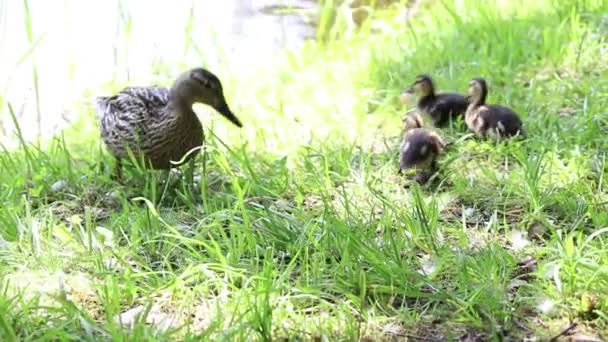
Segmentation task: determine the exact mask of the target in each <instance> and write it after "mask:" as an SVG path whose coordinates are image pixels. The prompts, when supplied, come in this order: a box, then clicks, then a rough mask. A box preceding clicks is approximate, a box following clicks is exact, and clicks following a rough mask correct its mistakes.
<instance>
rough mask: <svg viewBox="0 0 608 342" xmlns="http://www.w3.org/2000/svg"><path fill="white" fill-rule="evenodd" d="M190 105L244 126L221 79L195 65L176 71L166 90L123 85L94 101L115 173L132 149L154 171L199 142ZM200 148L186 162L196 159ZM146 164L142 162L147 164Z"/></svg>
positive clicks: (200, 136) (198, 127)
mask: <svg viewBox="0 0 608 342" xmlns="http://www.w3.org/2000/svg"><path fill="white" fill-rule="evenodd" d="M194 103H204V104H207V105H209V106H211V107H213V108H214V109H215V110H216V111H218V112H219V113H220V114H222V115H223V116H225V117H226V118H227V119H228V120H230V121H231V122H232V123H233V124H235V125H236V126H238V127H242V126H243V125H242V123H241V121H240V120H239V119H238V118H237V117H236V116H235V115H234V114H233V113H232V111H231V110H230V108H229V107H228V104H227V103H226V99H225V98H224V93H223V90H222V84H221V82H220V80H219V79H218V78H217V76H215V75H214V74H212V73H211V72H210V71H208V70H206V69H203V68H195V69H191V70H189V71H186V72H185V73H183V74H182V75H180V76H179V77H178V78H177V80H176V81H175V83H174V84H173V86H172V87H171V88H170V89H167V88H164V87H156V86H151V87H127V88H125V89H123V90H122V91H120V92H118V93H117V94H115V95H112V96H107V97H98V98H97V99H96V107H97V116H98V119H99V122H100V128H101V138H102V140H103V142H104V143H105V144H106V146H107V147H108V149H109V150H110V152H111V153H112V155H113V156H114V157H115V158H116V159H117V163H116V170H115V177H116V178H117V179H120V178H121V166H122V165H121V161H122V159H125V158H127V159H128V158H129V154H128V150H129V149H130V150H131V151H132V152H133V153H134V154H135V156H136V157H137V158H139V154H138V153H141V154H142V155H143V158H144V160H145V162H146V164H148V165H149V166H151V167H152V168H153V169H165V170H166V169H170V168H171V167H173V166H177V164H176V163H175V162H177V161H182V158H183V157H184V156H185V155H186V154H187V153H188V152H190V151H191V150H193V149H196V148H199V147H200V146H202V144H203V141H204V135H203V126H202V124H201V122H200V120H199V119H198V118H197V117H196V114H195V113H194V111H193V110H192V105H193V104H194ZM197 154H198V150H195V151H192V152H191V153H190V154H189V155H188V156H187V157H186V158H184V160H183V161H182V162H183V163H185V162H187V161H191V162H193V161H194V158H193V157H194V156H196V155H197ZM148 165H146V166H148Z"/></svg>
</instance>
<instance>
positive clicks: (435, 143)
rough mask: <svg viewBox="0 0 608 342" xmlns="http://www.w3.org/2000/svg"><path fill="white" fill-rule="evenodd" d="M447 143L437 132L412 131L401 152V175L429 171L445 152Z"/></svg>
mask: <svg viewBox="0 0 608 342" xmlns="http://www.w3.org/2000/svg"><path fill="white" fill-rule="evenodd" d="M445 146H446V142H445V141H444V140H443V139H442V138H441V137H440V136H439V135H438V134H437V133H435V132H428V131H426V130H412V131H410V132H409V133H408V134H407V135H406V136H405V138H404V140H403V142H402V144H401V147H400V151H399V173H407V172H410V171H421V170H427V169H429V168H431V167H432V165H433V161H434V160H435V158H436V157H437V156H438V155H439V154H440V153H441V152H442V151H443V149H444V147H445Z"/></svg>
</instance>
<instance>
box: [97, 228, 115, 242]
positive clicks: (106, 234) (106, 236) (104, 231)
mask: <svg viewBox="0 0 608 342" xmlns="http://www.w3.org/2000/svg"><path fill="white" fill-rule="evenodd" d="M96 230H97V233H99V235H101V236H102V241H103V244H104V245H105V246H107V247H112V245H113V244H114V232H113V231H111V230H109V229H108V228H105V227H97V228H96Z"/></svg>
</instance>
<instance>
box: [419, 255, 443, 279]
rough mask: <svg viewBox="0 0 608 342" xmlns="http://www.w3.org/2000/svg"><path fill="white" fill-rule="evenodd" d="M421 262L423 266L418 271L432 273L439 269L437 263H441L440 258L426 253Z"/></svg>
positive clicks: (426, 273)
mask: <svg viewBox="0 0 608 342" xmlns="http://www.w3.org/2000/svg"><path fill="white" fill-rule="evenodd" d="M421 264H422V268H421V269H420V270H418V273H420V274H425V275H430V274H433V273H435V271H437V265H438V264H439V258H437V257H431V256H428V255H425V256H423V257H422V260H421Z"/></svg>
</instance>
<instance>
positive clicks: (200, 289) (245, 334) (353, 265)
mask: <svg viewBox="0 0 608 342" xmlns="http://www.w3.org/2000/svg"><path fill="white" fill-rule="evenodd" d="M607 12H608V4H607V3H605V2H603V1H599V0H598V1H590V0H588V1H582V0H581V1H550V0H540V1H535V2H530V1H496V2H488V1H480V0H462V1H433V2H429V3H423V5H422V6H421V7H420V8H419V10H418V13H417V14H416V16H415V17H413V18H412V19H411V20H410V21H408V22H405V21H403V18H402V17H400V16H399V15H396V13H395V11H392V12H391V11H384V12H382V13H381V14H378V15H377V16H376V17H375V18H376V20H375V21H369V22H367V23H366V24H365V25H364V27H363V28H361V29H360V32H359V33H357V34H355V35H353V36H352V37H350V38H349V39H348V40H338V41H332V42H325V43H322V44H321V43H319V44H315V43H311V44H310V45H308V46H306V47H305V48H304V49H303V50H302V51H301V52H300V53H298V54H297V55H287V56H285V58H284V61H283V63H282V64H280V65H279V66H274V67H272V68H270V67H269V68H268V70H265V71H261V72H260V75H257V76H256V77H255V79H254V80H251V79H241V78H239V75H230V74H228V73H227V72H223V73H222V72H220V74H221V75H222V79H223V80H224V83H225V86H224V87H225V88H226V91H227V92H228V94H227V96H228V98H229V99H230V101H231V103H232V105H233V107H234V108H235V109H236V110H235V111H236V112H237V113H238V114H239V115H240V116H241V117H242V120H243V122H244V123H245V128H243V129H242V130H237V129H235V128H234V127H230V126H229V124H228V123H226V122H224V121H220V120H217V121H216V120H210V119H209V116H204V117H203V120H204V122H205V124H206V127H207V137H208V140H209V141H208V151H207V157H206V163H205V165H204V166H203V161H202V158H201V160H199V161H200V163H199V164H198V170H199V172H200V173H203V171H205V172H206V174H204V175H203V177H200V178H197V179H198V183H199V184H198V185H199V187H198V189H199V190H197V191H196V192H194V193H192V192H190V191H188V190H187V187H186V186H185V185H183V184H181V183H180V182H179V181H177V182H173V183H172V185H170V186H168V187H165V186H164V182H165V179H163V176H162V175H161V174H156V173H154V172H140V171H137V170H136V169H129V170H127V172H126V184H125V185H118V184H116V183H114V182H112V181H111V180H110V179H109V168H106V169H103V168H102V170H103V172H100V167H99V166H100V163H102V164H104V163H105V164H109V163H111V158H110V157H109V156H108V155H107V153H106V152H104V150H103V148H102V147H101V145H100V143H99V139H98V138H97V132H96V126H95V122H94V117H93V114H92V111H91V108H88V107H86V106H85V105H84V104H83V116H82V120H81V121H80V122H79V123H77V124H76V125H75V126H74V127H73V128H72V129H70V130H68V131H66V132H65V135H64V136H63V137H62V138H57V139H55V140H54V141H53V142H52V143H51V144H50V146H48V147H46V148H43V149H38V148H37V147H35V146H32V145H25V144H23V145H22V146H21V149H20V150H19V151H12V152H7V151H5V152H3V153H2V154H0V167H1V168H2V172H0V181H1V182H0V200H1V201H2V206H1V207H0V226H1V227H2V234H1V236H2V240H0V242H1V243H0V258H1V259H2V281H3V287H2V293H1V294H0V307H1V310H0V336H1V337H2V338H1V339H2V340H17V339H19V340H37V339H42V340H44V339H55V340H77V339H88V340H99V339H102V340H109V339H112V340H173V339H178V338H181V339H185V340H200V339H201V338H205V339H214V340H250V339H254V340H270V339H281V338H288V339H290V340H299V339H304V340H310V339H322V340H334V339H346V340H358V339H364V338H368V339H372V340H377V339H403V338H404V337H409V338H411V339H412V340H420V339H422V338H428V339H440V340H441V339H466V338H469V339H474V338H479V339H481V340H489V339H499V338H500V337H507V338H509V339H513V340H518V339H521V338H523V337H526V336H536V337H538V338H539V339H540V340H546V339H548V338H551V337H553V336H556V335H558V334H559V332H560V331H562V330H563V329H564V328H565V327H567V326H568V325H570V324H571V323H577V324H578V325H577V326H576V328H574V329H572V330H571V331H570V333H577V334H586V335H589V336H592V335H595V336H596V337H602V336H605V332H606V313H607V310H608V301H607V300H606V299H605V296H603V294H604V293H606V292H607V291H608V268H607V267H608V266H606V265H608V263H607V262H608V249H607V248H608V242H607V241H606V238H605V237H604V233H605V232H606V231H608V229H607V228H606V227H608V214H607V213H606V205H607V204H608V193H607V192H606V189H605V184H604V183H605V181H604V177H605V175H607V174H608V173H607V170H606V162H605V161H606V148H607V147H608V146H607V142H606V139H605V135H606V132H607V128H606V127H607V126H606V125H607V119H606V118H607V116H606V114H607V113H606V108H608V87H607V82H608V74H607V68H608V66H607V64H606V63H605V62H602V61H605V60H606V58H607V56H606V54H607V51H608V50H607V49H608V45H607V43H606V37H607V36H608V19H607V18H606V15H605V13H607ZM370 32H373V35H371V34H370ZM228 69H229V68H227V70H228ZM422 72H426V73H430V74H432V75H433V76H434V77H435V79H436V81H437V84H438V86H439V88H441V89H446V90H458V91H464V90H465V88H466V84H467V81H468V80H469V79H470V78H471V77H474V76H484V77H486V78H487V79H488V81H489V83H490V87H491V89H490V100H491V102H495V103H502V104H507V105H509V106H512V107H513V108H514V109H515V110H516V111H517V112H519V113H520V114H521V115H522V117H523V120H524V122H525V125H526V127H527V130H528V132H529V133H530V136H531V137H530V139H528V140H526V141H519V142H511V143H508V144H495V143H492V142H483V141H479V140H476V139H472V138H467V137H466V136H465V133H466V132H465V130H464V129H463V127H462V124H461V123H460V125H455V126H454V127H452V128H450V129H446V130H444V131H442V133H443V134H444V135H445V136H446V138H447V139H448V140H449V141H451V142H453V143H454V144H453V145H451V146H450V147H449V148H448V150H447V151H446V153H445V155H444V156H443V157H442V159H441V163H440V164H441V166H442V177H441V179H440V180H439V181H438V182H436V183H434V184H432V185H430V186H425V187H417V186H411V187H409V188H404V182H403V180H401V179H399V178H398V177H397V176H396V175H395V168H396V148H397V146H398V136H397V135H398V133H399V130H400V117H401V115H402V114H403V112H404V110H405V108H403V107H402V106H400V105H399V104H398V103H397V95H398V94H399V92H400V90H401V89H403V88H404V87H405V86H406V85H408V84H409V83H410V82H411V81H412V80H413V78H414V76H415V75H416V74H418V73H422ZM169 78H170V76H168V79H169ZM121 86H123V85H119V84H117V85H115V87H116V88H120V87H121ZM198 110H199V111H201V112H205V113H207V112H209V113H210V111H207V110H206V109H203V108H202V107H201V108H198ZM22 124H23V123H22ZM200 189H202V190H200ZM138 312H139V313H140V315H139V316H138V315H137V314H136V313H138ZM118 317H122V320H123V324H121V323H120V322H119V321H118V320H117V318H118ZM602 334H604V335H602ZM602 338H605V337H602Z"/></svg>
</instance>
